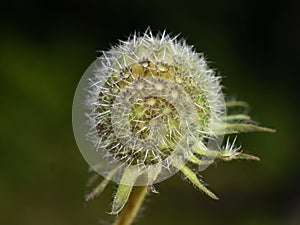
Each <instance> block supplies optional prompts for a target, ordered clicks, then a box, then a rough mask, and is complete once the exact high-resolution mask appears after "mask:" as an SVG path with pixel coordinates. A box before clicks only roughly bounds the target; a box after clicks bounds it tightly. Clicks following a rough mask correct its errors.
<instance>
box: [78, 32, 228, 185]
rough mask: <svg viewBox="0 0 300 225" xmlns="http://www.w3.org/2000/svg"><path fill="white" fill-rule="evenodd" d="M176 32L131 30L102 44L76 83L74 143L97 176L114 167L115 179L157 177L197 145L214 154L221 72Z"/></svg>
mask: <svg viewBox="0 0 300 225" xmlns="http://www.w3.org/2000/svg"><path fill="white" fill-rule="evenodd" d="M176 38H177V36H175V37H172V36H170V35H167V34H166V33H165V32H163V33H160V34H158V35H156V36H154V35H153V34H152V32H151V31H150V30H147V31H146V32H145V33H144V34H143V35H137V34H134V35H133V36H130V37H129V39H128V40H127V41H120V42H119V44H118V45H116V46H115V47H112V48H111V49H110V50H108V51H103V52H102V56H100V57H99V58H97V59H96V60H95V61H94V62H93V63H92V64H91V66H90V67H89V68H88V69H87V71H86V72H85V73H84V75H83V77H82V79H81V81H80V83H79V85H78V88H77V90H76V94H75V99H74V107H73V123H74V132H75V136H76V140H77V143H78V145H79V148H80V150H81V152H82V154H83V156H84V157H85V158H86V160H87V162H88V163H89V164H90V165H91V166H92V167H93V168H94V169H95V170H96V171H97V172H99V173H100V174H101V175H103V176H105V177H107V176H109V174H110V171H113V170H116V172H115V174H114V176H112V177H110V179H111V180H113V181H115V182H118V183H123V184H132V183H133V184H134V185H145V184H149V183H150V182H151V183H156V182H159V181H162V180H164V179H166V178H168V177H170V176H171V175H173V174H174V173H175V172H177V171H178V170H179V169H180V168H182V167H183V166H184V165H185V164H186V163H187V161H188V160H189V159H190V157H191V156H193V154H194V153H195V151H196V150H197V149H198V150H199V148H200V147H201V148H202V150H203V149H204V150H205V151H211V154H209V155H210V157H211V158H214V157H215V155H216V154H214V153H213V152H215V151H216V150H218V148H217V147H218V146H220V144H221V141H222V130H224V127H225V126H224V123H222V120H221V117H222V116H225V112H226V110H225V103H224V98H223V94H222V92H221V86H220V82H219V81H220V78H219V77H218V76H216V74H215V73H214V71H213V70H211V69H209V67H208V66H207V63H206V61H205V59H204V57H203V55H202V54H199V53H196V52H194V51H193V49H192V47H191V46H188V45H186V43H185V41H183V40H177V39H176ZM199 157H201V156H200V155H199ZM127 168H131V170H134V171H136V177H135V178H134V179H133V180H134V181H133V180H130V181H128V180H126V179H125V180H124V179H122V178H123V173H124V171H125V170H126V169H127ZM204 168H206V166H205V167H203V168H202V169H204ZM128 182H129V183H128Z"/></svg>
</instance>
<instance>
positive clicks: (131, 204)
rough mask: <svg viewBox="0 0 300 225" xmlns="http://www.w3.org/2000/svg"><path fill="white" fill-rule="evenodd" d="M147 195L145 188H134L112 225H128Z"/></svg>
mask: <svg viewBox="0 0 300 225" xmlns="http://www.w3.org/2000/svg"><path fill="white" fill-rule="evenodd" d="M146 195H147V186H136V187H134V189H133V191H132V193H131V195H130V197H129V199H128V201H127V203H126V205H125V207H124V209H123V210H122V212H121V215H120V216H119V217H118V219H117V220H116V221H115V223H114V224H113V225H130V224H132V222H133V221H134V219H135V217H136V216H137V214H138V212H139V210H140V208H141V205H142V203H143V201H144V199H145V197H146Z"/></svg>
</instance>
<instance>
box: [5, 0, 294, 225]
mask: <svg viewBox="0 0 300 225" xmlns="http://www.w3.org/2000/svg"><path fill="white" fill-rule="evenodd" d="M299 9H300V8H299V7H297V5H296V1H295V2H291V1H284V3H282V2H281V4H276V3H275V2H272V3H267V1H265V2H263V1H254V0H251V1H250V0H246V1H239V0H228V1H196V0H185V1H179V0H173V1H158V0H154V1H125V0H124V1H112V0H110V1H100V0H99V1H80V2H76V3H75V2H74V1H58V0H57V1H49V2H47V1H43V2H42V1H23V2H22V1H10V3H7V2H6V3H1V9H0V96H1V98H0V99H1V100H0V105H1V106H0V107H1V108H0V151H1V152H0V153H1V155H0V224H3V225H71V224H72V225H83V224H99V221H109V220H110V216H109V215H108V214H107V213H106V212H109V211H110V207H111V205H110V204H111V203H110V202H111V200H112V194H113V193H114V191H115V189H116V186H115V185H110V186H109V188H107V190H105V192H104V193H103V194H102V195H101V196H99V197H98V198H96V199H95V200H94V201H92V202H90V203H87V204H86V203H85V202H84V194H85V193H86V192H87V189H86V187H85V184H86V181H87V179H88V177H89V174H88V172H87V168H88V165H87V163H86V162H85V161H84V159H83V158H82V156H81V154H80V152H79V151H78V148H77V146H76V143H75V140H74V137H73V132H72V123H71V107H72V100H73V94H74V91H75V89H76V85H77V83H78V82H79V79H80V77H81V75H82V74H83V72H84V71H85V69H86V68H87V67H88V65H89V64H90V63H91V62H92V61H93V60H94V59H95V57H96V56H98V55H99V53H97V50H106V49H108V48H109V46H110V44H115V43H116V42H117V40H118V39H124V38H126V37H127V36H128V35H129V34H130V33H132V32H134V31H135V30H140V31H143V30H145V29H146V28H147V27H148V26H150V27H151V28H152V30H153V31H154V32H156V31H159V30H163V29H167V31H168V32H171V33H173V34H177V33H181V34H182V35H181V37H185V38H187V39H188V43H189V44H190V45H194V46H195V48H196V49H197V51H201V52H204V53H205V55H206V56H207V58H208V60H209V61H210V66H211V67H212V68H218V72H219V73H221V74H222V76H223V77H224V79H223V85H224V86H225V89H224V91H225V93H226V95H227V96H234V97H237V98H238V99H240V100H246V101H248V102H249V103H250V105H251V112H250V114H251V115H252V116H253V118H254V119H255V120H256V121H259V122H260V123H261V124H263V125H266V126H269V127H272V128H276V129H277V133H276V134H257V133H255V134H243V135H241V136H240V138H239V141H238V143H242V144H243V148H244V150H245V151H246V152H251V153H253V154H255V155H258V156H260V157H261V159H262V160H261V162H259V163H257V162H249V161H236V162H230V163H219V164H218V165H217V166H211V167H210V168H208V169H207V170H206V171H204V172H203V173H202V175H203V179H204V180H205V181H206V182H207V183H209V184H210V188H211V189H212V190H213V191H215V192H216V193H217V195H218V196H219V197H220V200H219V201H214V200H211V199H209V198H208V197H206V196H205V195H203V194H202V193H199V192H198V191H197V190H196V189H194V188H193V187H192V186H191V185H190V184H188V183H187V182H185V181H182V180H181V178H180V176H179V175H175V176H174V177H172V178H171V179H169V180H167V181H164V182H162V183H160V184H158V185H157V189H158V190H159V192H160V194H158V195H155V194H151V195H150V196H149V197H148V200H147V201H146V207H145V210H144V212H143V213H142V216H140V218H139V221H138V223H137V224H145V225H148V224H163V225H167V224H172V225H177V224H178V225H179V224H180V225H181V224H186V225H196V224H205V225H216V224H233V225H234V224H236V225H240V224H243V225H252V224H255V225H269V224H270V225H271V224H272V225H277V224H284V225H297V224H300V216H299V215H300V191H299V189H300V179H299V176H300V170H299V158H300V153H299V150H300V149H299V143H298V141H299V139H298V138H299V106H298V102H299V101H298V100H299V99H298V98H299V97H300V96H299V83H298V82H297V80H296V79H297V77H298V76H299V72H298V65H299V62H300V61H299V54H300V32H299V27H300V20H299V16H298V14H299Z"/></svg>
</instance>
